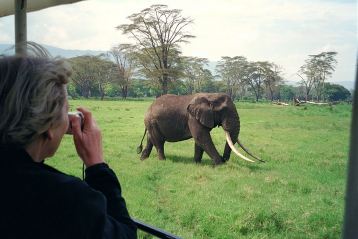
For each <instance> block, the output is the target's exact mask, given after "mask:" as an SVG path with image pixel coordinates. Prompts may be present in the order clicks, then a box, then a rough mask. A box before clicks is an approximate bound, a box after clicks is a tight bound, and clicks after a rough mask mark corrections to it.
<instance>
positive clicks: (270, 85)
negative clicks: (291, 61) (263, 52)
mask: <svg viewBox="0 0 358 239" xmlns="http://www.w3.org/2000/svg"><path fill="white" fill-rule="evenodd" d="M263 67H264V72H265V80H264V84H265V86H266V91H267V92H268V94H269V97H270V99H271V101H273V100H274V95H275V93H277V94H279V89H278V88H279V86H280V85H281V83H282V82H283V78H282V77H281V72H282V70H281V67H280V66H278V65H276V64H275V63H269V62H266V63H265V64H263ZM267 97H268V96H267Z"/></svg>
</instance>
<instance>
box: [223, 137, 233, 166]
mask: <svg viewBox="0 0 358 239" xmlns="http://www.w3.org/2000/svg"><path fill="white" fill-rule="evenodd" d="M230 154H231V148H230V146H229V144H228V143H227V142H226V144H225V149H224V154H223V160H224V162H226V161H228V160H229V158H230Z"/></svg>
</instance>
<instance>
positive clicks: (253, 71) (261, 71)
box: [245, 61, 270, 101]
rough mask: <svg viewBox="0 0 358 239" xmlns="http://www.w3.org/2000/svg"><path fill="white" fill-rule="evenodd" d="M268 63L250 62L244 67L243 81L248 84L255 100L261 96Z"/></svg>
mask: <svg viewBox="0 0 358 239" xmlns="http://www.w3.org/2000/svg"><path fill="white" fill-rule="evenodd" d="M269 64H270V63H269V62H267V61H256V62H250V63H249V65H248V67H247V68H246V70H247V72H246V74H245V76H246V78H245V82H246V83H247V84H248V85H249V86H250V89H251V91H253V92H254V94H255V98H256V101H258V100H259V99H260V98H261V96H262V89H263V84H264V82H265V79H266V72H267V68H268V67H269Z"/></svg>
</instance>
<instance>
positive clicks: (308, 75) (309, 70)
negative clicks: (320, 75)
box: [297, 60, 317, 101]
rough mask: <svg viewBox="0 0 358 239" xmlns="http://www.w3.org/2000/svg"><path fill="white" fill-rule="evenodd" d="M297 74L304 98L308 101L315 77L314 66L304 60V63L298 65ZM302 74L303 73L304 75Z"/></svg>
mask: <svg viewBox="0 0 358 239" xmlns="http://www.w3.org/2000/svg"><path fill="white" fill-rule="evenodd" d="M297 75H298V76H299V77H300V78H301V81H300V83H299V84H300V85H301V86H302V87H303V88H304V92H305V100H306V101H308V100H309V96H310V93H311V90H312V88H313V84H314V82H315V79H316V78H317V76H316V70H315V66H314V65H313V64H312V63H311V62H310V61H309V60H306V64H304V65H303V66H301V67H300V70H299V72H298V73H297ZM302 75H304V77H303V76H302Z"/></svg>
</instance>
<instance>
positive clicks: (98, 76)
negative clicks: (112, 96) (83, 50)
mask: <svg viewBox="0 0 358 239" xmlns="http://www.w3.org/2000/svg"><path fill="white" fill-rule="evenodd" d="M70 62H71V63H72V68H73V76H72V81H73V83H74V84H75V85H76V86H77V87H79V88H80V91H81V95H82V96H84V97H86V98H88V97H90V96H91V91H92V90H97V91H98V92H99V94H100V97H101V100H103V98H104V95H105V90H106V87H107V85H108V84H109V83H110V82H111V81H112V79H113V62H111V61H109V60H106V59H103V55H98V56H78V57H74V58H71V59H70Z"/></svg>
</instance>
